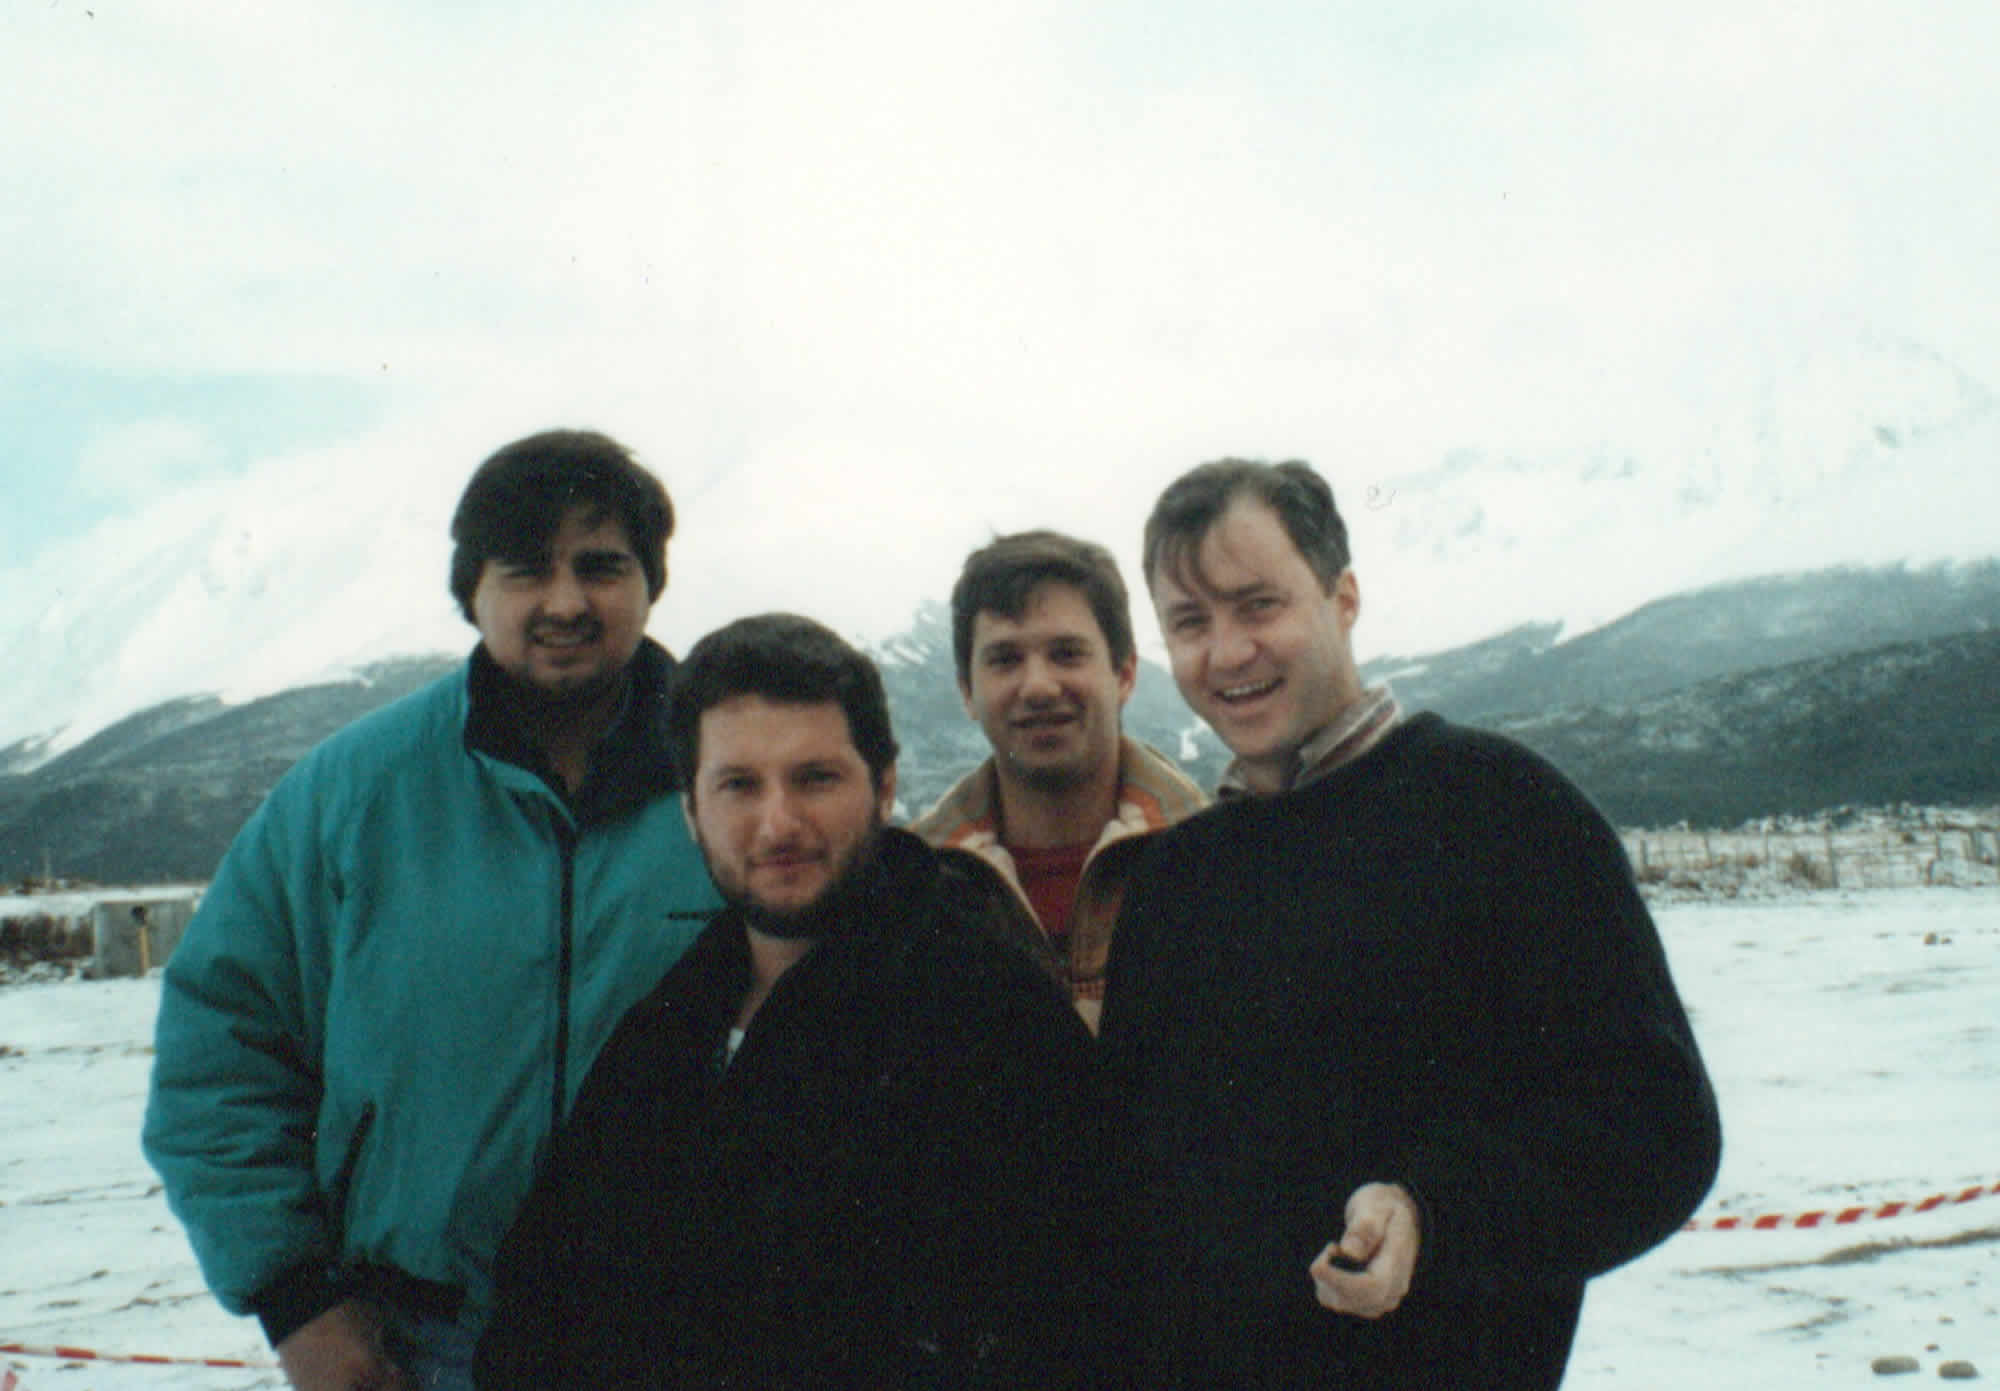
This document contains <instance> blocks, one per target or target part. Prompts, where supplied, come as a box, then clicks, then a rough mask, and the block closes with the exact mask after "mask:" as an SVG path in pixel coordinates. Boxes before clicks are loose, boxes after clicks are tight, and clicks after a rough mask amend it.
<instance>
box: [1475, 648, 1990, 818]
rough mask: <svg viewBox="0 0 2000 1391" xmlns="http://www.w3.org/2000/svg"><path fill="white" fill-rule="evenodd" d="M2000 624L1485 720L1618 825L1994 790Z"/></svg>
mask: <svg viewBox="0 0 2000 1391" xmlns="http://www.w3.org/2000/svg"><path fill="white" fill-rule="evenodd" d="M1996 693H2000V631H1995V632H1980V633H1960V634H1957V635H1955V636H1951V637H1942V638H1931V639H1929V640H1927V641H1923V642H1906V643H1896V644H1893V645H1891V646H1887V647H1878V648H1875V649H1874V650H1872V651H1869V652H1862V653H1849V654H1845V655H1842V656H1838V657H1821V658H1816V659H1815V660H1812V661H1808V662H1795V663H1791V664H1789V665H1785V666H1778V667H1768V668H1764V669H1762V670H1758V671H1752V672H1743V673H1739V674H1737V675H1733V676H1725V677H1720V678H1717V679H1714V680H1710V681H1703V682H1701V683H1699V684H1697V685H1694V686H1690V687H1689V688H1687V689H1686V690H1682V691H1675V692H1674V693H1672V694H1670V695H1665V696H1658V697H1655V698H1653V699H1651V700H1645V701H1641V702H1639V703H1638V704H1636V705H1630V706H1620V707H1612V708H1589V707H1570V708H1566V709H1563V710H1558V711H1554V712H1551V713H1549V714H1545V715H1522V716H1515V717H1512V718H1508V719H1503V720H1499V721H1497V722H1494V727H1496V728H1498V729H1500V730H1502V731H1504V732H1506V733H1508V734H1511V735H1513V736H1514V737H1515V738H1517V739H1519V740H1521V741H1522V742H1523V743H1525V744H1527V745H1529V746H1530V747H1531V748H1534V749H1536V750H1538V751H1540V752H1541V753H1543V754H1545V755H1546V756H1548V757H1549V758H1551V759H1553V760H1554V761H1555V762H1556V763H1557V764H1558V765H1559V766H1561V767H1562V768H1563V769H1564V771H1566V772H1568V773H1569V774H1570V776H1572V777H1573V778H1575V779H1576V780H1577V782H1578V783H1580V784H1581V785H1582V786H1583V787H1584V789H1585V790H1586V791H1588V792H1589V793H1590V794H1591V796H1592V797H1593V798H1594V799H1596V801H1597V803H1598V805H1599V806H1600V807H1602V808H1603V810H1604V812H1605V813H1606V815H1608V816H1609V817H1610V818H1611V819H1612V820H1613V821H1615V822H1617V823H1618V824H1619V825H1621V826H1665V825H1671V824H1673V823H1676V822H1681V821H1686V822H1688V823H1689V824H1691V825H1696V826H1718V827H1720V826H1734V825H1737V824H1739V823H1741V822H1743V821H1745V820H1748V819H1749V818H1751V817H1759V816H1768V815H1773V814H1776V813H1783V812H1792V813H1798V812H1807V811H1814V810H1819V809H1823V808H1827V807H1833V806H1838V805H1842V804H1847V805H1856V806H1881V805H1888V804H1893V803H1899V802H1913V803H1924V804H1943V805H1948V806H1968V805H1974V804H1978V803H1984V802H1991V801H1993V800H1994V799H1995V797H1996V796H2000V700H1996Z"/></svg>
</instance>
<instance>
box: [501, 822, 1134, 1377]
mask: <svg viewBox="0 0 2000 1391" xmlns="http://www.w3.org/2000/svg"><path fill="white" fill-rule="evenodd" d="M985 893H986V890H985V888H984V886H983V885H981V884H974V883H970V882H967V881H965V880H962V879H960V878H959V877H958V876H956V875H955V874H953V873H952V872H951V871H950V870H948V869H944V868H941V867H940V865H939V864H938V862H937V859H936V856H935V855H934V852H932V851H931V850H929V849H928V848H927V847H925V846H924V845H923V844H922V843H921V842H920V841H918V840H916V838H915V837H913V836H910V835H908V834H907V833H905V832H902V831H896V830H892V831H887V832H885V833H884V834H883V842H882V846H881V850H880V853H879V855H878V858H877V862H876V864H875V866H874V869H873V872H872V873H871V875H870V877H869V880H868V883H867V887H866V890H865V892H864V893H863V894H862V895H861V899H860V901H859V902H858V903H856V904H855V905H854V906H853V907H852V910H851V911H850V912H849V913H848V915H847V917H846V920H845V922H844V925H843V927H842V929H841V930H840V932H839V933H838V934H836V935H831V936H828V937H827V938H825V939H823V940H822V941H820V943H819V944H818V945H817V946H816V947H815V948H814V949H813V951H812V952H811V953H810V954H809V955H807V956H806V957H805V958H804V959H803V960H802V961H800V962H799V963H798V964H796V965H794V966H793V967H791V969H790V970H788V971H787V972H786V973H785V974H784V976H783V977H782V978H781V979H780V980H779V981H778V984H777V986H776V988H775V989H774V990H773V991H772V993H771V995H770V997H769V998H768V999H767V1000H766V1002H765V1003H764V1004H763V1006H762V1007H761V1009H760V1010H759V1011H758V1013H757V1015H756V1018H755V1019H754V1020H753V1022H752V1024H751V1026H750V1029H749V1032H748V1037H747V1038H746V1039H745V1041H744V1042H743V1045H742V1047H741V1050H740V1051H739V1052H738V1053H737V1055H736V1058H735V1060H734V1061H733V1062H731V1063H729V1064H728V1066H727V1068H726V1069H724V1068H723V1067H722V1066H721V1058H722V1050H723V1047H724V1041H725V1038H726V1037H727V1034H728V1030H729V1028H730V1026H731V1025H732V1024H733V1023H734V1022H735V1017H736V1013H737V1008H738V1006H739V1004H740V1003H741V1001H742V999H743V996H744V992H745V990H746V988H747V987H748V984H749V979H750V976H749V969H750V968H749V957H748V949H747V943H746V940H745V937H744V929H743V923H742V920H741V919H740V917H738V916H737V915H735V914H733V913H731V914H726V915H724V916H723V917H722V918H720V919H718V920H717V921H716V922H715V923H714V924H713V925H711V927H710V928H709V929H708V931H707V932H706V933H705V934H704V935H703V936H702V937H701V938H700V939H698V940H697V941H696V943H695V944H694V945H693V946H692V947H691V948H690V949H689V951H688V953H687V955H686V956H684V957H683V958H682V959H681V961H680V962H679V963H678V964H676V965H675V966H674V967H673V968H672V969H671V970H670V971H669V972H668V973H667V975H666V976H665V978H664V979H662V981H661V982H660V984H659V986H658V988H657V989H655V990H654V991H653V993H652V994H651V995H650V996H649V997H648V998H647V999H645V1000H644V1001H642V1002H641V1003H640V1004H639V1005H638V1006H637V1007H636V1008H634V1009H633V1011H632V1013H631V1014H630V1015H629V1016H628V1017H627V1018H626V1020H625V1022H624V1023H623V1025H621V1027H620V1028H619V1030H618V1032H617V1033H616V1034H615V1035H614V1036H613V1038H612V1040H611V1042H610V1043H609V1044H608V1045H607V1046H606V1048H605V1050H604V1053H603V1055H602V1057H601V1058H600V1059H599V1060H598V1062H597V1065H596V1066H595V1067H594V1068H593V1070H592V1072H591V1075H590V1077H589V1080H588V1081H587V1083H586V1084H585V1088H584V1091H583V1094H582V1095H581V1097H580V1098H579V1099H578V1102H577V1106H576V1110H575V1113H574V1114H573V1116H572V1117H571V1119H570V1121H569V1123H568V1125H567V1126H566V1127H565V1129H564V1131H563V1133H562V1135H561V1137H560V1139H559V1142H558V1145H557V1149H556V1152H555V1156H554V1159H553V1161H552V1163H551V1164H550V1166H549V1168H548V1170H547V1171H546V1173H545V1174H544V1176H543V1179H542V1181H541V1183H540V1185H539V1186H538V1187H537V1189H536V1190H535V1192H534V1194H533V1195H532V1196H531V1198H530V1199H529V1202H528V1204H527V1206H526V1207H525V1209H524V1210H523V1213H522V1215H521V1218H520V1220H519V1222H518V1224H517V1225H516V1227H515V1229H514V1230H513V1232H512V1233H511V1234H510V1235H509V1237H508V1238H507V1241H506V1243H505V1244H504V1245H503V1247H502V1248H501V1252H500V1256H499V1260H498V1262H497V1264H496V1269H495V1280H496V1284H497V1288H498V1293H497V1308H496V1311H495V1314H494V1318H493V1320H492V1323H491V1325H490V1327H489V1330H488V1332H487V1334H486V1337H485V1339H484V1341H483V1342H482V1343H481V1346H480V1351H479V1358H478V1363H477V1368H476V1370H477V1374H478V1380H479V1384H480V1385H481V1386H482V1387H488V1388H515V1387H519V1388H525V1387H537V1388H541V1387H557V1386H589V1387H593V1388H597V1387H621V1388H622V1387H662V1388H664V1387H682V1386H685V1387H701V1388H720V1387H733V1388H804V1387H848V1386H855V1387H860V1386H867V1387H871V1388H872V1387H923V1386H936V1387H940V1388H943V1387H1030V1386H1032V1387H1044V1386H1051V1387H1063V1386H1076V1385H1082V1384H1086V1383H1088V1382H1089V1381H1091V1380H1092V1378H1093V1376H1094V1373H1092V1372H1091V1371H1090V1370H1089V1369H1090V1368H1091V1367H1092V1366H1093V1365H1094V1363H1095V1360H1096V1358H1097V1357H1098V1356H1099V1355H1100V1351H1099V1347H1098V1342H1097V1336H1096V1335H1097V1333H1098V1331H1099V1330H1100V1328H1101V1326H1102V1319H1103V1316H1102V1315H1101V1314H1100V1313H1099V1311H1098V1309H1097V1308H1096V1307H1095V1306H1096V1305H1097V1303H1098V1302H1099V1301H1100V1300H1103V1299H1104V1298H1106V1297H1107V1293H1106V1290H1105V1287H1104V1284H1103V1281H1102V1280H1101V1278H1100V1276H1099V1273H1098V1272H1099V1269H1100V1265H1099V1260H1098V1257H1097V1255H1096V1254H1095V1242H1096V1239H1097V1237H1096V1233H1097V1229H1098V1226H1099V1223H1100V1208H1101V1198H1100V1196H1099V1195H1100V1191H1101V1184H1102V1182H1103V1180H1104V1168H1105V1165H1104V1160H1103V1157H1102V1150H1103V1145H1102V1142H1101V1141H1100V1140H1099V1139H1097V1138H1096V1136H1097V1135H1098V1133H1099V1130H1100V1128H1101V1126H1102V1124H1103V1115H1102V1106H1101V1093H1100V1092H1099V1091H1098V1090H1097V1088H1096V1083H1095V1080H1094V1077H1095V1074H1094V1072H1093V1063H1092V1059H1091V1057H1090V1052H1089V1050H1090V1038H1089V1034H1088V1032H1087V1031H1086V1030H1085V1029H1084V1027H1083V1024H1082V1022H1081V1021H1080V1020H1079V1019H1078V1018H1077V1016H1076V1013H1075V1011H1074V1010H1073V1009H1071V1008H1070V1006H1069V1004H1068V1001H1067V1000H1066V999H1065V998H1064V997H1063V995H1062V993H1061V992H1060V991H1059V990H1058V989H1056V988H1055V987H1054V985H1053V984H1052V983H1051V982H1050V981H1049V980H1048V979H1047V978H1046V977H1045V976H1044V975H1042V974H1041V972H1040V971H1039V970H1037V969H1036V967H1035V966H1034V965H1033V963H1031V962H1030V961H1029V960H1028V959H1027V957H1026V956H1025V955H1024V954H1022V953H1020V952H1018V951H1016V950H1014V949H1013V948H1010V947H1006V946H1003V945H1001V944H999V943H998V942H997V941H994V940H992V939H991V938H990V937H989V936H988V935H986V933H985V932H984V930H983V929H982V927H981V925H980V919H981V915H982V914H983V913H984V912H985V911H987V907H986V906H983V905H982V904H981V902H980V901H979V900H981V899H982V897H983V896H984V894H985ZM1006 907H1008V908H1011V905H1006ZM997 910H998V908H997V906H996V907H995V911H997ZM1113 1322H1114V1324H1115V1321H1113Z"/></svg>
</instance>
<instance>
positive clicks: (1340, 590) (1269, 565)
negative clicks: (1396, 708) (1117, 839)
mask: <svg viewBox="0 0 2000 1391" xmlns="http://www.w3.org/2000/svg"><path fill="white" fill-rule="evenodd" d="M1188 559H1189V563H1187V564H1184V565H1179V566H1166V567H1163V568H1162V569H1161V571H1160V572H1159V573H1158V574H1157V575H1155V576H1154V578H1153V608H1154V612H1155V613H1156V614H1157V615H1158V617H1159V620H1160V633H1161V636H1162V637H1163V638H1164V639H1165V640H1166V645H1167V655H1168V658H1169V660H1170V662H1171V664H1172V666H1173V672H1174V683H1175V684H1176V685H1177V686H1179V687H1180V692H1181V696H1182V698H1183V699H1185V700H1186V701H1187V703H1188V706H1189V708H1190V709H1192V710H1193V711H1194V712H1195V713H1196V714H1197V715H1200V716H1201V717H1202V719H1204V720H1206V721H1207V722H1208V725H1209V727H1210V728H1212V729H1213V730H1214V731H1215V733H1216V737H1218V738H1219V739H1221V740H1222V742H1223V743H1224V744H1227V745H1228V746H1229V750H1230V752H1231V753H1233V754H1235V755H1236V757H1237V758H1238V759H1239V760H1240V761H1241V764H1242V772H1243V774H1244V777H1245V780H1246V781H1247V782H1248V783H1249V785H1250V787H1251V789H1252V790H1253V791H1255V792H1258V793H1261V794H1269V793H1272V792H1277V791H1280V790H1282V789H1283V788H1284V787H1285V786H1286V784H1287V782H1288V781H1289V779H1290V776H1291V772H1292V767H1293V761H1294V760H1295V759H1296V758H1297V756H1298V751H1299V749H1300V747H1301V746H1302V745H1304V744H1305V743H1306V741H1307V740H1309V739H1311V738H1312V736H1313V735H1315V734H1317V733H1318V732H1319V731H1320V730H1322V729H1324V728H1326V727H1327V726H1328V725H1329V724H1331V723H1333V721H1334V719H1335V718H1336V717H1337V716H1338V715H1339V714H1340V712H1341V711H1342V710H1344V709H1346V708H1347V707H1348V706H1350V705H1352V704H1354V703H1355V702H1356V701H1358V700H1359V699H1360V698H1361V677H1360V673H1359V671H1358V670H1357V669H1356V667H1355V663H1354V649H1353V645H1352V642H1351V640H1350V634H1351V632H1352V630H1353V627H1354V621H1355V619H1356V618H1358V617H1359V616H1360V613H1361V591H1360V588H1359V587H1358V586H1357V584H1356V583H1355V579H1354V572H1353V571H1351V570H1346V571H1342V572H1341V575H1340V578H1339V579H1338V580H1336V581H1335V582H1334V585H1333V588H1332V591H1331V592H1329V591H1328V590H1327V589H1326V588H1325V587H1324V586H1323V585H1322V584H1321V583H1320V580H1319V577H1318V576H1317V575H1315V574H1314V573H1313V570H1312V567H1311V566H1310V565H1308V564H1307V563H1306V560H1305V557H1304V556H1302V555H1300V554H1299V551H1298V548H1297V547H1296V546H1294V545H1293V544H1292V539H1291V537H1290V536H1289V535H1287V534H1286V532H1285V528H1284V524H1283V523H1282V522H1281V521H1279V519H1278V514H1277V513H1276V512H1274V511H1272V510H1271V509H1270V508H1269V507H1268V506H1266V505H1265V504H1264V503H1262V502H1260V501H1258V500H1256V499H1255V498H1253V497H1238V498H1237V499H1236V500H1235V501H1234V502H1232V503H1230V505H1229V507H1228V509H1227V510H1226V511H1224V512H1223V514H1222V515H1221V516H1220V517H1219V518H1217V520H1216V522H1215V525H1214V526H1213V527H1211V528H1210V529H1209V531H1208V533H1207V535H1205V536H1203V537H1202V539H1201V544H1200V545H1199V546H1197V547H1196V548H1195V549H1194V551H1193V554H1192V555H1191V556H1190V557H1189V558H1188Z"/></svg>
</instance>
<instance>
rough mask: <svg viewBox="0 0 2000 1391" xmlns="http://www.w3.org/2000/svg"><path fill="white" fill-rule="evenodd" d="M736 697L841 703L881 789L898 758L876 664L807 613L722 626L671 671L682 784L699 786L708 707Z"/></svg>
mask: <svg viewBox="0 0 2000 1391" xmlns="http://www.w3.org/2000/svg"><path fill="white" fill-rule="evenodd" d="M739 695H756V696H762V697H764V699H766V700H771V701H778V702H780V703H782V704H788V705H819V704H822V703H825V702H828V701H831V702H833V703H835V704H838V705H839V706H840V709H841V712H842V713H843V714H845V715H846V716H847V735H848V738H850V739H852V740H853V741H854V747H855V750H856V751H857V752H859V753H860V755H861V758H862V761H864V762H865V763H867V765H868V772H869V774H870V775H871V776H872V777H873V778H874V780H875V785H876V786H877V787H878V788H879V787H880V786H881V785H882V779H883V777H884V775H885V774H886V773H887V772H888V770H889V768H890V767H891V766H892V765H894V763H895V762H896V736H895V734H894V733H893V732H892V731H891V730H890V728H889V698H888V695H887V694H886V693H885V692H884V691H883V689H882V674H881V673H880V672H879V671H877V670H876V669H875V663H873V662H871V661H869V660H868V658H867V657H865V656H863V655H862V654H861V653H860V652H857V651H856V650H855V649H854V648H853V647H852V646H850V645H849V644H848V643H847V642H846V641H844V640H843V639H842V638H841V637H840V636H839V635H838V634H836V633H834V632H833V631H832V630H831V629H829V628H827V627H825V626H824V625H822V624H819V623H815V622H813V620H812V619H810V618H801V617H799V615H797V614H795V613H765V614H759V615H757V616H756V617H755V618H739V619H737V620H736V621H735V622H734V623H731V624H728V625H726V626H725V627H721V628H717V629H716V630H715V631H714V632H712V633H710V634H709V635H708V636H707V637H705V638H703V639H702V640H701V641H700V642H697V643H696V644H695V645H694V647H693V649H692V650H691V651H689V653H688V654H687V657H686V658H685V659H684V660H683V661H682V662H681V664H680V667H679V668H678V669H677V670H676V671H675V672H674V680H673V686H672V690H671V693H670V695H669V696H668V704H667V743H668V747H669V749H670V750H671V751H672V754H673V760H674V769H675V771H676V772H677V773H679V774H680V780H681V786H682V787H693V786H694V774H695V769H696V768H697V767H698V766H700V763H701V717H702V714H703V712H705V711H707V710H710V709H713V708H714V707H715V706H717V705H720V704H722V702H724V701H725V700H728V699H730V698H731V697H733V696H739Z"/></svg>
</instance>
